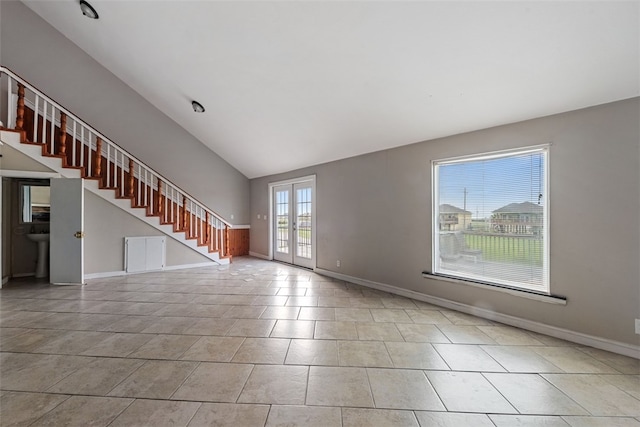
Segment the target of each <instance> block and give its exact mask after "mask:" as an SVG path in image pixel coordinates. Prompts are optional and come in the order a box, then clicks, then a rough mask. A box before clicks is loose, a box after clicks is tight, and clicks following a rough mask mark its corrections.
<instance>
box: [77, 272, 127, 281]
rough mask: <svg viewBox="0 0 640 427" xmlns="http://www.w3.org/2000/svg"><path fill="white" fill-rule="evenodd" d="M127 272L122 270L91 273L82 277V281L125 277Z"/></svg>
mask: <svg viewBox="0 0 640 427" xmlns="http://www.w3.org/2000/svg"><path fill="white" fill-rule="evenodd" d="M126 275H127V272H126V271H124V270H122V271H105V272H102V273H91V274H85V275H84V280H87V279H89V280H91V279H103V278H105V277H116V276H126Z"/></svg>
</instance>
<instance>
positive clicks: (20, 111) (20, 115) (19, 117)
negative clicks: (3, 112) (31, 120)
mask: <svg viewBox="0 0 640 427" xmlns="http://www.w3.org/2000/svg"><path fill="white" fill-rule="evenodd" d="M7 126H8V124H7ZM22 126H24V85H23V84H22V83H18V108H17V110H16V130H23V129H22ZM34 139H35V138H34Z"/></svg>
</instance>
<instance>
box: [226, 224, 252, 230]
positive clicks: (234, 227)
mask: <svg viewBox="0 0 640 427" xmlns="http://www.w3.org/2000/svg"><path fill="white" fill-rule="evenodd" d="M230 228H231V229H233V230H248V229H250V228H251V226H250V225H248V224H245V225H231V226H230Z"/></svg>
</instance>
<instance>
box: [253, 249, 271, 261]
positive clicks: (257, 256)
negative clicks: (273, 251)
mask: <svg viewBox="0 0 640 427" xmlns="http://www.w3.org/2000/svg"><path fill="white" fill-rule="evenodd" d="M249 256H252V257H256V258H260V259H266V260H267V261H271V259H272V258H269V255H264V254H261V253H258V252H252V251H249Z"/></svg>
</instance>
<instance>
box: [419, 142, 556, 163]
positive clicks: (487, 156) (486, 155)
mask: <svg viewBox="0 0 640 427" xmlns="http://www.w3.org/2000/svg"><path fill="white" fill-rule="evenodd" d="M551 145H552V143H551V142H547V143H546V144H538V145H528V146H526V147H521V148H509V149H506V150H498V151H489V152H483V153H477V154H468V155H464V156H455V157H448V158H444V159H438V160H432V161H431V163H438V164H451V163H459V162H466V161H468V160H470V159H473V160H492V159H499V158H501V157H509V156H512V155H514V154H529V153H536V152H539V151H542V150H547V149H549V147H551Z"/></svg>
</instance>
